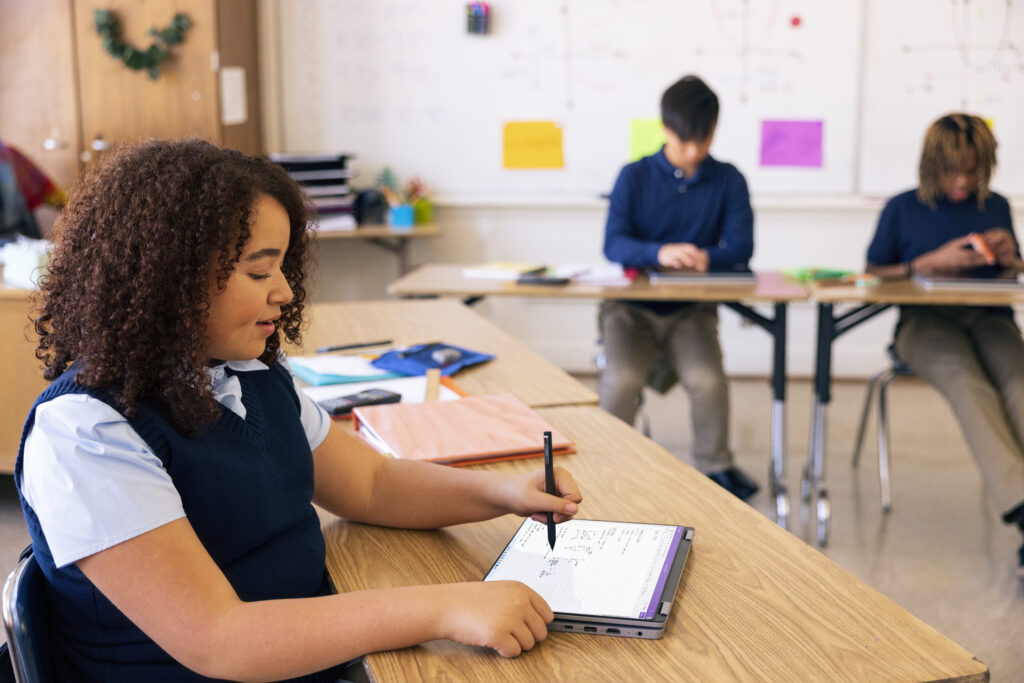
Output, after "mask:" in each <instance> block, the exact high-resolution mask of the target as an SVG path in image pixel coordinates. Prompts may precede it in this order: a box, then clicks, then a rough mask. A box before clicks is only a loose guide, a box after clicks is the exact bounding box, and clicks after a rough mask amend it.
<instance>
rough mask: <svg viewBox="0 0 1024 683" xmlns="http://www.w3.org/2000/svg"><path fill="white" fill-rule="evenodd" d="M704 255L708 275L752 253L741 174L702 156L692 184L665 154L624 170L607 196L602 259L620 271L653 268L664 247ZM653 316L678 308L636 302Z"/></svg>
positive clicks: (751, 232) (751, 224)
mask: <svg viewBox="0 0 1024 683" xmlns="http://www.w3.org/2000/svg"><path fill="white" fill-rule="evenodd" d="M678 242H687V243H690V244H694V245H696V246H698V247H701V248H703V249H706V250H707V252H708V262H709V267H711V268H731V267H734V266H740V265H742V266H747V265H748V262H749V260H750V257H751V255H752V254H753V253H754V212H753V210H752V209H751V208H750V194H749V193H748V191H747V182H746V180H744V179H743V174H741V173H740V172H739V170H738V169H737V168H736V167H735V166H733V165H732V164H727V163H723V162H721V161H718V160H716V159H714V158H713V157H711V156H709V157H708V158H706V159H705V160H704V161H703V163H701V165H700V166H699V167H698V169H697V172H696V173H695V174H694V175H693V177H691V178H684V177H683V172H682V171H680V170H679V169H677V168H676V167H674V166H673V165H672V164H671V163H669V160H668V159H667V158H666V157H665V151H664V148H663V149H662V150H661V151H659V152H657V153H655V154H652V155H650V156H647V157H644V158H643V159H640V160H638V161H635V162H633V163H631V164H628V165H626V166H625V167H624V168H623V169H622V171H621V172H620V173H619V177H618V179H617V180H616V181H615V187H614V188H613V189H612V194H611V201H610V203H609V206H608V221H607V224H606V226H605V236H604V255H605V257H607V258H608V260H609V261H612V262H613V263H621V264H622V265H623V266H625V267H627V268H650V267H654V266H657V265H658V250H659V249H660V248H661V247H662V245H664V244H673V243H678ZM643 303H644V304H645V305H646V306H647V307H648V308H650V309H652V310H655V311H656V312H658V313H666V312H669V311H670V310H673V309H675V308H679V306H680V304H673V303H671V302H659V303H657V304H655V302H643Z"/></svg>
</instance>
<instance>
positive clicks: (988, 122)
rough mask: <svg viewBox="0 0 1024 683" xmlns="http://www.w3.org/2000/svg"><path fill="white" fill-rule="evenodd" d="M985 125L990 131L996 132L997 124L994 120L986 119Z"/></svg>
mask: <svg viewBox="0 0 1024 683" xmlns="http://www.w3.org/2000/svg"><path fill="white" fill-rule="evenodd" d="M985 125H986V126H988V129H989V130H990V131H992V132H993V133H995V132H996V122H995V121H994V120H993V119H990V118H985Z"/></svg>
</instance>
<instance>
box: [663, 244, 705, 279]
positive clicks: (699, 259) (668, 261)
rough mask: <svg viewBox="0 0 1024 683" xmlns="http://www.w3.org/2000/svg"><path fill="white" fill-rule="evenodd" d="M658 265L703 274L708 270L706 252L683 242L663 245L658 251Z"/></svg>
mask: <svg viewBox="0 0 1024 683" xmlns="http://www.w3.org/2000/svg"><path fill="white" fill-rule="evenodd" d="M658 264H659V265H662V266H665V267H666V268H693V269H694V270H697V271H700V272H701V273H703V272H706V271H707V269H708V252H707V251H706V250H704V249H701V248H700V247H698V246H696V245H694V244H688V243H685V242H680V243H677V244H663V245H661V248H660V249H658Z"/></svg>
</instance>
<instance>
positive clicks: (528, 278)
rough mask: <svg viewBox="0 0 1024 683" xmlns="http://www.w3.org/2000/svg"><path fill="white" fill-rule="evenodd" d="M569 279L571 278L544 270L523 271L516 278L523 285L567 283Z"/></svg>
mask: <svg viewBox="0 0 1024 683" xmlns="http://www.w3.org/2000/svg"><path fill="white" fill-rule="evenodd" d="M569 280H570V278H567V277H558V276H557V275H546V274H545V273H544V272H543V271H542V272H540V273H523V274H522V275H520V276H519V277H518V278H516V282H518V283H519V284H521V285H567V284H569Z"/></svg>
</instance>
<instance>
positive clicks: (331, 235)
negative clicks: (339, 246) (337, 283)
mask: <svg viewBox="0 0 1024 683" xmlns="http://www.w3.org/2000/svg"><path fill="white" fill-rule="evenodd" d="M440 234H441V231H440V230H438V229H437V226H436V225H434V224H433V223H425V224H422V225H414V226H412V227H410V228H392V227H390V226H387V225H362V226H359V227H358V228H356V229H355V230H323V231H320V230H318V231H317V232H316V238H317V239H318V240H320V241H324V242H333V241H336V240H369V242H370V243H371V244H376V245H377V246H378V247H381V248H382V249H386V250H388V251H390V252H391V253H393V254H394V255H395V257H396V258H397V259H398V274H399V275H405V274H406V273H407V272H409V240H410V239H412V238H414V237H436V236H437V235H440Z"/></svg>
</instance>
